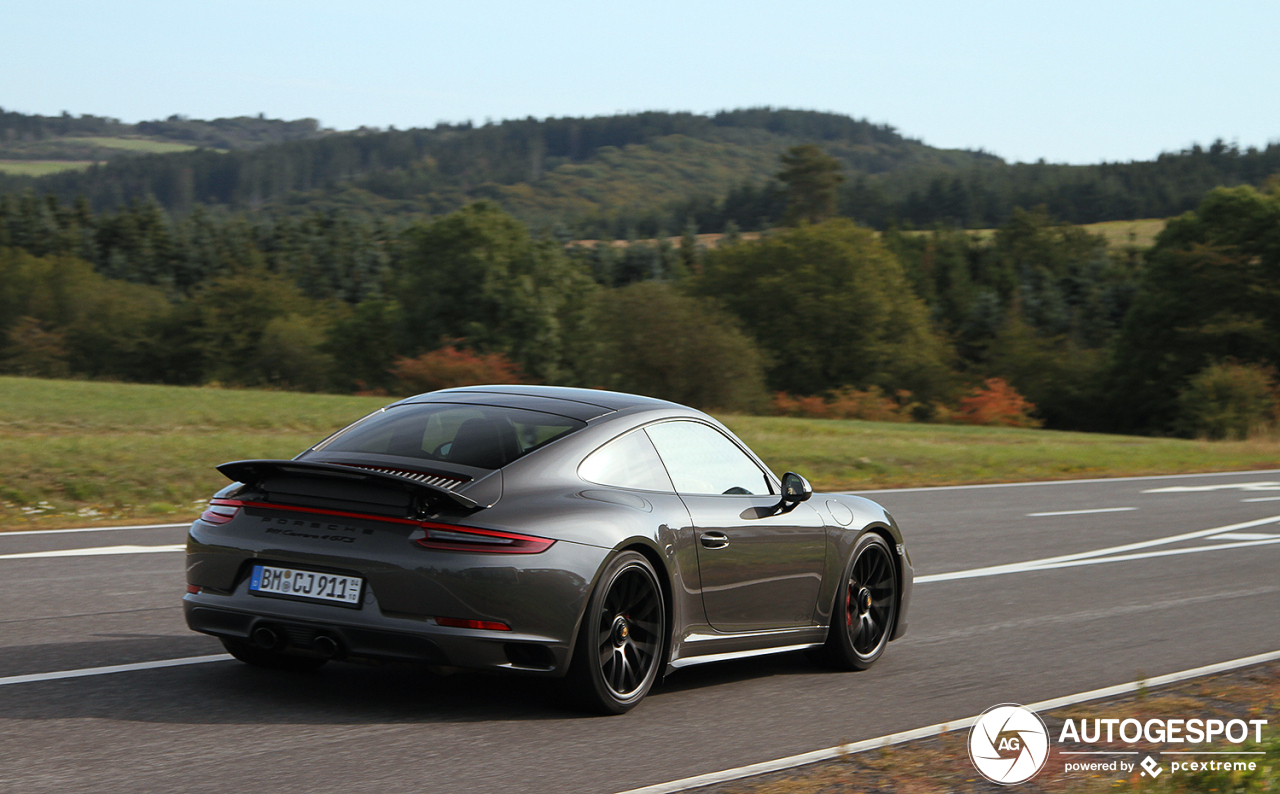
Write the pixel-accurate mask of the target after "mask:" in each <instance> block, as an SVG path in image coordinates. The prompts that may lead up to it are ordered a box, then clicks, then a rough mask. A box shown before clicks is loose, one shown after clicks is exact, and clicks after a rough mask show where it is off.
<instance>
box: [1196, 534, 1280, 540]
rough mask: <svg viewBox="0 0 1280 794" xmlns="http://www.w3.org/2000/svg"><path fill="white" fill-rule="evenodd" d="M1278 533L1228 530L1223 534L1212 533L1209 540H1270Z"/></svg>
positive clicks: (1276, 536)
mask: <svg viewBox="0 0 1280 794" xmlns="http://www.w3.org/2000/svg"><path fill="white" fill-rule="evenodd" d="M1272 538H1280V535H1268V534H1266V533H1265V532H1228V533H1226V534H1225V535H1212V536H1210V538H1209V540H1270V539H1272Z"/></svg>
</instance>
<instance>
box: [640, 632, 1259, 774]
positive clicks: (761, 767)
mask: <svg viewBox="0 0 1280 794" xmlns="http://www.w3.org/2000/svg"><path fill="white" fill-rule="evenodd" d="M1276 659H1280V651H1272V652H1271V653H1260V654H1258V655H1256V656H1246V657H1244V658H1242V659H1233V660H1231V661H1229V662H1220V663H1218V664H1210V665H1205V666H1204V667H1196V668H1193V669H1191V670H1183V671H1181V672H1177V673H1169V674H1168V675H1159V676H1156V677H1155V678H1148V679H1146V680H1144V681H1134V682H1132V683H1128V684H1117V685H1116V686H1109V687H1104V688H1102V689H1093V690H1090V691H1088V692H1080V693H1077V694H1075V695H1067V696H1065V697H1060V698H1053V699H1052V700H1042V701H1040V702H1039V703H1028V704H1027V705H1026V708H1029V709H1031V710H1032V711H1035V712H1041V711H1051V710H1053V709H1060V708H1062V707H1064V706H1074V705H1076V704H1077V703H1087V702H1088V701H1090V700H1100V699H1102V698H1108V697H1115V696H1116V695H1127V694H1129V693H1130V692H1137V691H1138V690H1140V689H1147V688H1150V687H1158V686H1164V685H1166V684H1176V683H1178V682H1180V681H1186V680H1187V679H1190V678H1199V677H1200V676H1204V675H1213V674H1214V673H1225V672H1227V671H1229V670H1237V669H1239V668H1241V667H1248V666H1249V665H1253V664H1262V663H1264V662H1271V661H1275V660H1276ZM978 716H981V715H978ZM978 716H973V717H965V718H964V719H960V720H955V721H953V722H940V723H938V724H936V725H930V726H928V727H925V728H916V729H914V730H910V731H902V732H901V733H890V734H888V735H886V736H877V737H876V738H874V739H866V740H864V741H861V742H851V743H849V744H841V745H837V746H835V747H828V748H826V749H824V750H814V751H813V752H809V753H801V754H800V755H793V756H788V757H787V758H779V759H777V760H774V761H764V762H762V763H758V764H748V765H747V766H740V767H736V768H734V769H725V770H723V771H720V772H711V773H709V774H705V775H697V776H695V777H687V778H684V779H682V780H672V781H670V782H669V783H658V784H656V785H652V786H644V787H643V788H636V789H630V790H629V791H623V792H619V794H674V792H677V791H685V790H686V789H691V788H697V787H699V786H710V785H714V784H716V783H727V782H729V781H731V780H741V779H742V778H746V777H753V776H755V775H763V774H767V773H769V772H780V771H782V770H784V769H793V768H795V767H798V766H804V765H805V764H813V763H817V762H819V761H830V760H833V759H836V758H840V757H841V756H845V755H848V754H850V753H860V752H863V751H865V750H874V749H877V748H880V747H889V746H891V745H895V744H902V743H903V742H909V741H913V740H915V739H927V738H929V737H930V736H937V735H938V734H941V733H947V732H948V731H957V730H962V729H964V728H968V727H970V726H972V725H973V724H974V723H975V722H977V721H978Z"/></svg>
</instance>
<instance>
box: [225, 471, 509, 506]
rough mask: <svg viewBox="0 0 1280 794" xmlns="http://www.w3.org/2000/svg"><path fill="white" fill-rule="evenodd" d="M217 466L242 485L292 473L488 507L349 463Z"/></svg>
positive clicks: (421, 484) (466, 504)
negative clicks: (343, 464) (391, 488)
mask: <svg viewBox="0 0 1280 794" xmlns="http://www.w3.org/2000/svg"><path fill="white" fill-rule="evenodd" d="M217 468H218V471H220V472H222V473H223V474H224V475H225V476H226V477H227V479H230V480H233V481H235V482H242V483H244V484H245V485H260V484H261V483H262V482H263V481H264V480H266V479H267V478H269V477H272V476H277V475H282V474H292V475H301V476H304V477H314V478H316V479H321V480H323V479H332V480H343V481H346V482H358V483H363V484H368V485H382V486H388V485H390V486H394V487H395V488H398V489H400V490H402V491H407V492H409V493H411V494H416V495H419V496H425V497H427V498H428V499H431V500H432V501H435V502H439V501H441V500H445V501H448V502H450V503H452V504H453V505H455V506H457V507H463V508H466V509H468V510H475V509H476V508H479V507H489V505H482V504H480V503H479V502H477V501H476V500H474V499H471V498H470V497H467V496H463V495H462V494H460V493H454V492H453V491H450V490H449V489H448V488H441V487H440V486H438V485H428V484H427V483H423V482H415V481H413V480H409V479H406V478H404V477H397V476H396V475H394V474H384V473H382V472H380V471H368V470H366V469H357V468H354V467H351V466H340V465H338V464H335V463H311V462H309V461H301V460H234V461H231V462H230V463H223V464H222V465H220V466H218V467H217Z"/></svg>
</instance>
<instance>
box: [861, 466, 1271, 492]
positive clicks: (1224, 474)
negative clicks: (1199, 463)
mask: <svg viewBox="0 0 1280 794" xmlns="http://www.w3.org/2000/svg"><path fill="white" fill-rule="evenodd" d="M1251 474H1280V469H1257V470H1254V471H1203V472H1194V473H1192V474H1146V475H1143V476H1141V477H1094V478H1091V479H1087V480H1032V481H1030V482H984V483H978V484H976V485H925V486H922V487H919V488H879V489H872V490H867V491H843V493H847V494H855V495H858V494H876V493H919V492H921V491H962V490H968V489H974V488H1023V487H1027V486H1031V485H1086V484H1090V483H1106V482H1138V481H1141V480H1176V479H1180V478H1185V477H1247V476H1249V475H1251Z"/></svg>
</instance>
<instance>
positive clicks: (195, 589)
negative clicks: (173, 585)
mask: <svg viewBox="0 0 1280 794" xmlns="http://www.w3.org/2000/svg"><path fill="white" fill-rule="evenodd" d="M187 592H188V593H191V594H192V595H200V585H198V584H189V585H187Z"/></svg>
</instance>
